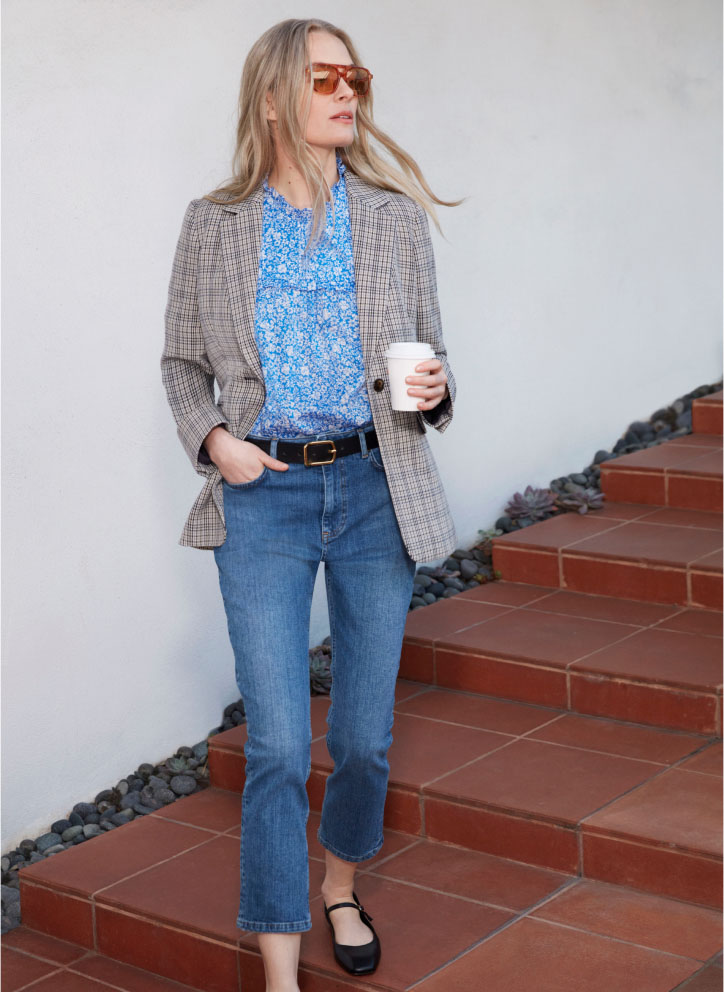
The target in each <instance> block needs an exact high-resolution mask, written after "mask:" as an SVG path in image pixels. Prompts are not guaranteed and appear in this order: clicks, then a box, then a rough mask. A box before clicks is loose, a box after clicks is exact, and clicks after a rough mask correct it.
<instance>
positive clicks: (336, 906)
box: [326, 902, 374, 920]
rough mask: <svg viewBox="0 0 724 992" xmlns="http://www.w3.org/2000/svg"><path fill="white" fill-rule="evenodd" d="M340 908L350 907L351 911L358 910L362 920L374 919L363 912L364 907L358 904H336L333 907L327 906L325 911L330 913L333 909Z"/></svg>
mask: <svg viewBox="0 0 724 992" xmlns="http://www.w3.org/2000/svg"><path fill="white" fill-rule="evenodd" d="M340 906H351V907H352V909H358V910H359V913H360V916H361V917H362V919H363V920H372V919H374V917H372V916H370V915H369V913H367V912H365V910H364V907H363V906H361V905H360V904H359V903H358V902H336V903H335V904H334V906H327V907H326V910H327V912H328V913H331V912H332V910H333V909H339V907H340Z"/></svg>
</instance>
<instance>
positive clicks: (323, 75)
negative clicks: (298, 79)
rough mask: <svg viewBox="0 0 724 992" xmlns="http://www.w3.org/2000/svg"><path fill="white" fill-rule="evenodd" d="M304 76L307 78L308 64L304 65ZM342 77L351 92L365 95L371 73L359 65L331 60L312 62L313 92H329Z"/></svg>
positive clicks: (331, 91) (334, 88)
mask: <svg viewBox="0 0 724 992" xmlns="http://www.w3.org/2000/svg"><path fill="white" fill-rule="evenodd" d="M306 76H307V79H309V66H306ZM340 78H343V79H344V81H345V83H346V84H347V85H348V86H349V88H350V89H351V90H352V92H353V93H355V94H356V95H357V96H365V94H366V93H368V92H369V89H370V81H371V79H372V73H371V72H370V71H369V69H363V68H362V66H361V65H334V64H332V63H331V62H312V80H313V83H314V92H315V93H324V94H327V95H328V94H330V93H334V91H335V90H336V89H337V87H338V86H339V80H340Z"/></svg>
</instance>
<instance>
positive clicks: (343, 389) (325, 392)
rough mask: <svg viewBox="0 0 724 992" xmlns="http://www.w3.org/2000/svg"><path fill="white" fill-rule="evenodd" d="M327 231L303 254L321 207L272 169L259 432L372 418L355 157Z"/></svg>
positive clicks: (259, 317) (349, 424)
mask: <svg viewBox="0 0 724 992" xmlns="http://www.w3.org/2000/svg"><path fill="white" fill-rule="evenodd" d="M336 158H337V170H338V172H339V179H338V180H337V182H336V183H335V184H334V186H332V196H333V197H334V206H335V217H334V220H333V219H332V205H331V204H330V203H327V204H325V206H326V214H327V219H326V226H325V232H324V236H323V239H322V241H321V242H320V243H319V244H318V245H317V247H316V248H315V249H314V252H313V253H312V255H311V256H310V255H307V257H306V258H304V257H302V253H303V251H304V247H305V245H306V242H307V238H308V235H309V230H310V227H311V220H312V210H311V207H294V206H292V204H290V203H289V201H288V200H287V199H286V198H285V197H284V196H283V195H282V194H281V193H280V192H279V191H278V190H276V189H274V187H273V186H270V185H269V184H268V182H267V178H266V177H265V178H264V180H263V186H264V208H263V228H262V243H261V250H260V255H259V277H258V281H257V295H256V318H255V327H254V333H255V336H256V342H257V347H258V349H259V357H260V359H261V364H262V369H263V372H264V383H265V386H266V399H265V402H264V406H263V407H262V409H261V411H260V412H259V416H258V417H257V419H256V420H255V422H254V424H253V425H252V427H251V429H250V430H249V433H250V434H253V435H255V436H257V437H272V436H276V437H300V436H302V435H307V434H319V433H324V432H327V431H346V430H351V429H352V428H354V427H359V426H361V425H362V424H366V423H368V422H370V421H371V420H372V410H371V408H370V403H369V397H368V395H367V386H366V383H365V371H364V363H363V358H362V348H361V344H360V337H359V321H358V315H357V299H356V295H355V275H354V260H353V255H352V230H351V226H350V219H349V206H348V203H347V187H346V183H345V177H344V173H345V165H344V162H343V161H342V159H341V157H340V156H339V154H337V156H336Z"/></svg>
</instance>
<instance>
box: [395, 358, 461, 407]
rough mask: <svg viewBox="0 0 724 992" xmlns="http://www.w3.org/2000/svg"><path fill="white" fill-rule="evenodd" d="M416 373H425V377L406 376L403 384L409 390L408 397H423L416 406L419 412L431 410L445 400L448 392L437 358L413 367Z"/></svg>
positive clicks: (445, 379)
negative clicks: (406, 385)
mask: <svg viewBox="0 0 724 992" xmlns="http://www.w3.org/2000/svg"><path fill="white" fill-rule="evenodd" d="M415 371H416V372H427V374H426V375H419V376H413V375H408V376H406V378H405V382H406V383H407V384H408V386H409V387H410V388H408V390H407V392H408V394H409V395H410V396H423V397H424V399H423V400H421V401H420V402H419V403H418V404H417V406H418V409H420V410H432V409H433V408H434V407H436V406H437V405H438V403H441V402H442V401H443V400H445V399H447V397H448V396H449V395H450V392H449V390H448V388H447V376H446V375H445V372H444V370H443V367H442V362H441V361H440V359H439V358H430V359H429V360H428V361H426V362H419V363H418V364H417V365H416V366H415Z"/></svg>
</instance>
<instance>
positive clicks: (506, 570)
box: [493, 542, 722, 610]
mask: <svg viewBox="0 0 724 992" xmlns="http://www.w3.org/2000/svg"><path fill="white" fill-rule="evenodd" d="M493 565H494V567H495V568H496V569H498V570H499V571H500V573H501V575H500V577H501V578H502V579H503V580H505V581H508V582H523V583H526V584H528V585H537V586H546V587H549V588H554V589H567V590H569V591H571V592H584V593H592V594H594V595H599V596H616V597H619V598H621V599H635V600H639V601H641V602H646V603H672V604H675V605H678V606H690V607H703V608H706V609H714V610H720V609H721V604H722V575H721V573H717V572H712V571H697V569H696V568H695V567H691V568H672V567H671V566H663V565H653V564H647V563H633V562H629V561H625V560H623V559H620V558H592V557H590V556H584V555H582V554H573V553H571V552H566V551H562V552H561V551H558V550H554V551H546V550H535V551H534V550H532V549H530V548H517V547H513V546H512V545H496V544H495V542H493Z"/></svg>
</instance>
